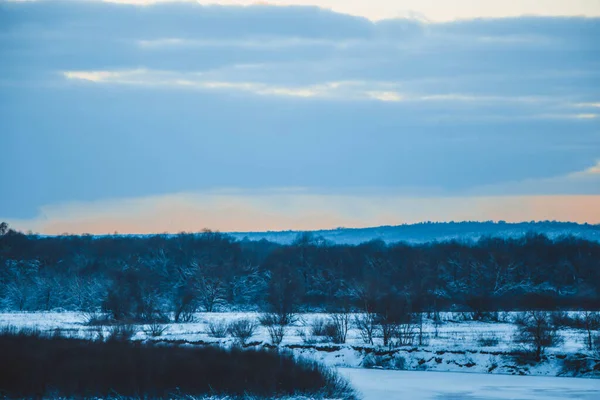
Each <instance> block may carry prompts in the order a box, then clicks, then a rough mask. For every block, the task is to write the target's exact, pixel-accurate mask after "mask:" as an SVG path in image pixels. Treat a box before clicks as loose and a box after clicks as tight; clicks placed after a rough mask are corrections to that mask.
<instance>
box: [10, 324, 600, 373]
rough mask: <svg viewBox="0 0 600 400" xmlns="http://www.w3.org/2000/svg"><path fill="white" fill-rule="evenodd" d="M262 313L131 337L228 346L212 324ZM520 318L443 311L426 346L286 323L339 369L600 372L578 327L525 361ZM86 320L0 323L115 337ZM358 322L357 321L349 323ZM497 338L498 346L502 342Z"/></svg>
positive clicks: (259, 341) (294, 338)
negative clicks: (331, 339) (315, 334)
mask: <svg viewBox="0 0 600 400" xmlns="http://www.w3.org/2000/svg"><path fill="white" fill-rule="evenodd" d="M258 316H259V314H258V313H248V312H244V313H242V312H238V313H235V312H229V313H198V314H196V316H195V321H194V322H192V323H177V324H175V323H171V324H166V325H165V330H164V332H163V333H162V335H160V336H159V337H152V336H151V335H150V331H149V327H148V326H144V325H138V326H135V327H134V328H135V330H136V334H135V335H134V336H133V338H132V339H133V340H148V339H149V340H157V341H185V342H191V343H194V342H195V343H200V342H202V343H214V344H217V345H221V346H229V345H231V343H232V342H233V339H232V338H229V337H227V338H214V337H211V335H210V333H209V329H208V326H209V323H210V322H211V321H212V322H231V321H233V320H236V319H240V318H249V319H255V320H256V319H257V318H258ZM513 317H514V315H511V314H507V315H505V316H504V319H503V320H505V321H506V322H503V323H492V322H473V321H461V315H460V314H453V313H444V314H443V315H442V323H441V324H440V325H438V326H437V327H436V326H435V325H434V324H433V322H432V321H430V320H426V321H425V323H424V327H423V332H424V341H423V343H422V345H418V344H417V343H414V344H413V345H411V346H402V347H395V348H393V349H390V348H383V347H382V346H381V339H380V338H376V339H375V341H376V343H375V345H374V346H372V345H367V344H365V343H364V342H363V340H362V339H361V336H360V332H359V331H358V330H357V329H356V328H355V327H353V326H352V327H351V329H350V331H349V333H348V340H347V342H346V344H344V345H333V344H332V343H328V342H327V341H326V340H325V339H324V338H312V339H313V340H307V337H310V326H311V324H312V323H313V321H315V320H317V319H322V320H326V319H327V318H328V315H327V314H319V313H311V314H302V315H300V316H299V319H298V321H297V322H296V323H294V325H293V326H291V327H289V328H287V331H286V336H285V338H284V340H283V343H282V346H283V347H284V348H287V349H289V350H291V351H293V352H294V354H296V355H298V356H303V357H310V358H314V359H316V360H319V361H321V362H323V363H325V364H326V365H329V366H335V367H351V368H360V367H366V366H370V367H378V368H384V369H405V370H417V371H424V370H427V371H438V372H473V373H485V374H490V373H492V374H513V375H517V374H518V375H543V376H557V375H583V376H586V377H599V376H600V359H599V357H598V356H597V355H595V354H591V353H589V352H588V351H587V350H586V348H585V344H584V338H585V333H584V331H582V330H577V329H564V330H561V332H560V334H561V336H562V337H563V339H564V341H563V343H562V344H561V345H560V347H556V348H550V349H548V350H547V358H546V359H545V360H544V361H543V362H541V363H533V364H532V363H527V362H520V361H518V360H516V359H515V357H514V352H515V351H516V350H520V349H522V348H520V347H519V345H516V344H515V343H513V341H512V337H513V333H514V331H515V329H516V327H515V325H514V324H513V323H511V322H510V321H511V320H512V318H513ZM85 322H86V317H85V315H83V314H81V313H74V312H37V313H0V327H2V326H16V327H28V328H36V329H39V330H41V331H47V332H51V331H54V330H56V329H59V330H60V333H61V334H62V335H66V336H71V337H79V338H97V337H98V336H99V330H102V332H103V336H106V335H108V334H109V331H110V329H111V328H110V327H106V326H105V327H92V326H88V325H86V323H85ZM351 325H352V324H351ZM482 338H488V339H489V338H495V339H497V340H494V341H492V342H493V343H491V344H490V345H488V346H483V345H482V342H481V339H482ZM249 342H250V343H253V344H254V345H256V346H263V345H267V344H269V343H270V342H271V340H270V337H269V335H268V332H267V330H266V329H265V328H263V327H258V328H257V330H256V332H255V334H254V335H253V336H252V338H251V339H250V340H249ZM496 342H497V343H496ZM568 362H571V364H573V363H580V365H581V363H583V364H585V366H584V367H578V369H576V373H574V374H573V373H572V372H573V369H572V368H571V369H570V370H567V369H566V368H565V364H566V363H568Z"/></svg>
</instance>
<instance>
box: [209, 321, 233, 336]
mask: <svg viewBox="0 0 600 400" xmlns="http://www.w3.org/2000/svg"><path fill="white" fill-rule="evenodd" d="M207 327H208V336H210V337H214V338H218V339H222V338H224V337H227V332H228V330H229V325H228V324H227V322H226V321H224V320H219V321H209V322H208V325H207Z"/></svg>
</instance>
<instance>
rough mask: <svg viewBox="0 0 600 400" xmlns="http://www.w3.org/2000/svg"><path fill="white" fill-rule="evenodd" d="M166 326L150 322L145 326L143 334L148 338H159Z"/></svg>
mask: <svg viewBox="0 0 600 400" xmlns="http://www.w3.org/2000/svg"><path fill="white" fill-rule="evenodd" d="M167 328H168V325H164V324H160V323H158V322H152V323H150V324H148V325H147V326H146V329H144V332H145V333H146V335H148V336H152V337H159V336H162V335H163V333H165V331H166V330H167Z"/></svg>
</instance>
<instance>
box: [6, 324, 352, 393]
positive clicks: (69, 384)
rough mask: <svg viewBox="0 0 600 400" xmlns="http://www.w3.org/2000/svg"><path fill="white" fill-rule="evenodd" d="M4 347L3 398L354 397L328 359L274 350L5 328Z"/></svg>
mask: <svg viewBox="0 0 600 400" xmlns="http://www.w3.org/2000/svg"><path fill="white" fill-rule="evenodd" d="M0 354H1V355H2V357H1V358H2V363H0V398H42V397H44V398H46V397H50V398H51V397H69V398H72V397H74V398H82V397H83V398H85V397H111V396H116V395H118V396H125V397H136V398H137V397H139V398H152V399H154V398H173V397H174V396H175V397H178V396H183V395H190V396H204V395H227V396H244V395H252V396H258V397H273V396H289V395H296V394H302V395H310V396H311V397H313V396H328V397H337V398H345V399H353V398H354V395H353V392H352V390H351V389H350V387H349V386H348V384H347V383H345V381H343V380H341V379H339V378H338V377H337V376H336V375H335V374H334V373H333V372H332V371H330V370H328V369H326V368H325V367H323V366H321V365H319V364H317V363H315V362H312V361H306V360H295V359H294V357H293V356H292V355H290V354H282V353H278V352H275V351H268V350H242V349H239V348H232V349H223V348H219V347H211V346H206V347H200V348H196V347H179V346H164V345H163V346H156V345H150V344H143V343H139V342H135V343H134V342H128V341H117V340H108V341H106V342H102V341H87V340H79V339H67V338H63V337H60V336H56V335H55V336H46V335H42V334H40V333H39V332H35V331H25V332H24V331H19V332H17V331H15V330H8V329H5V330H4V331H2V332H0Z"/></svg>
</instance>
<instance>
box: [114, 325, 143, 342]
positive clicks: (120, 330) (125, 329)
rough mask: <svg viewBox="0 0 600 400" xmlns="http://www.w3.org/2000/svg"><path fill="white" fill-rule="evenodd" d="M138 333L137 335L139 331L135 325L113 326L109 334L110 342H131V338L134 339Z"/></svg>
mask: <svg viewBox="0 0 600 400" xmlns="http://www.w3.org/2000/svg"><path fill="white" fill-rule="evenodd" d="M136 333H137V331H136V329H135V327H134V326H133V325H125V324H119V325H113V326H112V327H111V328H110V331H109V334H108V340H112V341H119V342H122V341H127V340H131V338H132V337H134V336H135V334H136Z"/></svg>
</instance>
